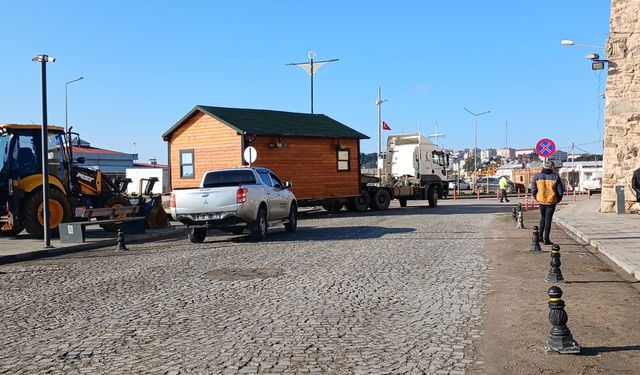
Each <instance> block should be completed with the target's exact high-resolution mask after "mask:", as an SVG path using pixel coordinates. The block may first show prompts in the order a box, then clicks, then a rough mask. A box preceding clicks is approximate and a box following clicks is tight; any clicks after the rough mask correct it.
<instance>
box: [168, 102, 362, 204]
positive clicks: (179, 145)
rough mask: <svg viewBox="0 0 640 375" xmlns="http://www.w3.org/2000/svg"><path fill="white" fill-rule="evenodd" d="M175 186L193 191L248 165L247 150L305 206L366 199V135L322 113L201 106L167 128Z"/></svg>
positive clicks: (172, 176) (171, 172)
mask: <svg viewBox="0 0 640 375" xmlns="http://www.w3.org/2000/svg"><path fill="white" fill-rule="evenodd" d="M162 138H163V139H164V140H165V141H167V143H168V154H169V157H168V160H169V175H170V186H171V188H172V189H182V188H192V187H197V186H198V185H199V184H200V180H201V179H202V176H203V174H204V173H205V172H206V171H209V170H213V169H219V168H229V167H237V166H242V165H247V163H246V162H245V161H244V159H243V152H244V150H245V148H246V147H248V146H253V147H254V148H255V149H256V151H257V158H256V160H255V162H254V163H252V166H259V167H266V168H269V169H271V170H273V171H274V172H276V174H277V175H278V176H279V177H280V178H281V179H283V180H289V181H291V182H292V184H293V187H292V189H291V190H292V191H293V193H294V194H295V195H296V198H297V199H298V200H299V202H300V204H301V205H305V204H306V205H316V204H323V201H327V200H331V199H336V198H346V197H356V196H359V195H360V140H361V139H369V137H367V136H366V135H364V134H362V133H359V132H357V131H355V130H354V129H351V128H350V127H348V126H346V125H344V124H342V123H340V122H338V121H336V120H334V119H332V118H330V117H328V116H325V115H320V114H308V113H294V112H282V111H271V110H261V109H244V108H223V107H209V106H203V105H198V106H196V107H194V108H193V109H192V110H191V111H190V112H189V113H187V114H186V116H184V117H183V118H182V119H181V120H180V121H178V122H177V123H176V124H175V125H173V126H172V127H171V129H169V130H167V131H166V132H165V133H164V134H163V135H162Z"/></svg>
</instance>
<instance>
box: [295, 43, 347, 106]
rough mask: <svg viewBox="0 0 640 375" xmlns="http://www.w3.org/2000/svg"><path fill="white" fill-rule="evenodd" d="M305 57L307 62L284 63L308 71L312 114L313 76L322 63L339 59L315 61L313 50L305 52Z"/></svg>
mask: <svg viewBox="0 0 640 375" xmlns="http://www.w3.org/2000/svg"><path fill="white" fill-rule="evenodd" d="M307 57H308V58H309V62H300V63H290V64H285V65H296V66H299V67H301V68H302V69H304V70H305V71H306V72H307V73H309V76H310V77H311V114H313V76H314V75H315V74H316V72H317V71H318V69H320V67H321V66H322V65H324V64H326V63H330V62H334V61H338V60H340V59H331V60H322V61H315V60H314V59H315V57H316V53H315V52H313V51H309V53H308V54H307Z"/></svg>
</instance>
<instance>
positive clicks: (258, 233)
mask: <svg viewBox="0 0 640 375" xmlns="http://www.w3.org/2000/svg"><path fill="white" fill-rule="evenodd" d="M265 238H267V211H265V209H264V208H260V209H259V210H258V216H257V217H256V222H255V223H253V225H252V226H251V239H253V240H254V241H262V240H264V239H265Z"/></svg>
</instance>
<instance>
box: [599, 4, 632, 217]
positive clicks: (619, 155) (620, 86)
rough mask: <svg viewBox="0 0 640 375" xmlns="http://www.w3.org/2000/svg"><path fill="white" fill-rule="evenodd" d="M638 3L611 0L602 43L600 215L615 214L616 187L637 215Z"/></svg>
mask: <svg viewBox="0 0 640 375" xmlns="http://www.w3.org/2000/svg"><path fill="white" fill-rule="evenodd" d="M639 17H640V0H612V1H611V21H610V27H611V30H610V33H609V39H608V40H607V44H606V58H607V59H608V60H609V64H608V79H607V91H606V107H605V126H604V128H605V131H604V157H603V158H604V174H603V178H602V204H601V211H602V212H615V211H617V208H616V192H615V187H616V186H620V185H622V186H624V190H625V210H626V212H637V211H638V210H639V208H640V203H637V200H636V196H635V193H634V191H633V189H632V188H631V178H632V176H633V172H634V171H635V170H636V169H638V168H640V155H639V153H640V18H639Z"/></svg>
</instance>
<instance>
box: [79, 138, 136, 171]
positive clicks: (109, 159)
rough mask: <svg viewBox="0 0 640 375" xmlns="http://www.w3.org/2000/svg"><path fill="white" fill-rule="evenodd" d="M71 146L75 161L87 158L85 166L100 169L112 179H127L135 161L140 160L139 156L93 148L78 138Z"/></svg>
mask: <svg viewBox="0 0 640 375" xmlns="http://www.w3.org/2000/svg"><path fill="white" fill-rule="evenodd" d="M71 145H72V147H71V150H72V152H73V158H74V159H76V160H77V159H78V158H79V157H83V158H85V162H84V164H83V166H85V167H91V168H96V169H99V170H100V171H101V172H102V173H104V174H105V175H107V176H108V177H110V178H111V179H116V178H124V177H126V171H127V168H131V167H133V161H134V160H137V159H138V154H127V153H124V152H119V151H112V150H107V149H104V148H98V147H91V144H89V142H87V141H85V140H82V139H78V138H75V139H74V140H72V142H71Z"/></svg>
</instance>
